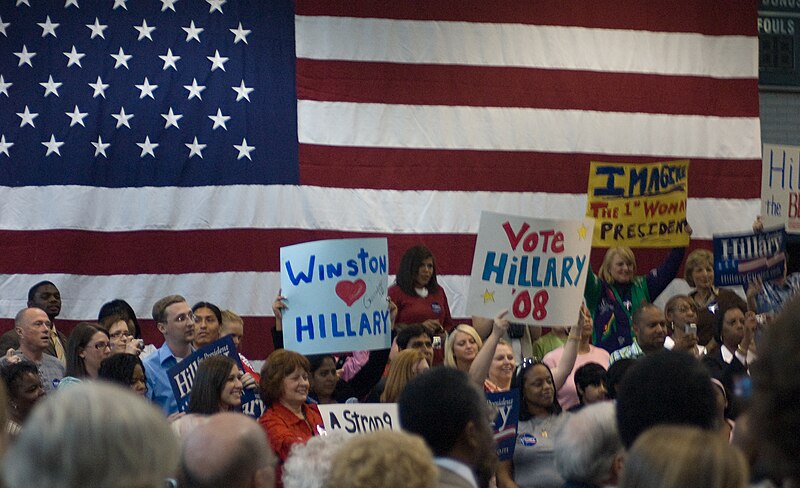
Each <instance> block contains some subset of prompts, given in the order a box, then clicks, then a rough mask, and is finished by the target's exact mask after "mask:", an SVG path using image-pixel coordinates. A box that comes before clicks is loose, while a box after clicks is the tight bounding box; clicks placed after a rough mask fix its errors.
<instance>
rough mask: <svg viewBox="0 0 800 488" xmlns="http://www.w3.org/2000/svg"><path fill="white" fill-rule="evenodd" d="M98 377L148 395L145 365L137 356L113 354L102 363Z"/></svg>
mask: <svg viewBox="0 0 800 488" xmlns="http://www.w3.org/2000/svg"><path fill="white" fill-rule="evenodd" d="M97 377H98V378H102V379H104V380H108V381H111V382H114V383H117V384H119V385H121V386H124V387H126V388H130V389H131V390H133V391H134V392H136V393H138V394H139V395H142V396H144V395H145V394H146V393H147V376H146V375H145V372H144V365H143V364H142V360H141V359H139V356H137V355H135V354H128V353H121V354H112V355H111V356H110V357H109V358H107V359H104V360H103V362H102V363H100V369H99V370H98V371H97Z"/></svg>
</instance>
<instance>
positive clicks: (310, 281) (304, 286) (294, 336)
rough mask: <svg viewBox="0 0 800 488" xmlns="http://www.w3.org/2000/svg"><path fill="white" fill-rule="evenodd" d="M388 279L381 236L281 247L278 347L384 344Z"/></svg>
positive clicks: (317, 349) (388, 327)
mask: <svg viewBox="0 0 800 488" xmlns="http://www.w3.org/2000/svg"><path fill="white" fill-rule="evenodd" d="M388 283H389V277H388V244H387V241H386V239H335V240H327V241H315V242H306V243H303V244H297V245H294V246H289V247H282V248H281V293H282V295H283V296H284V297H285V298H286V308H285V309H284V311H283V344H284V347H285V348H286V349H290V350H292V351H297V352H299V353H301V354H322V353H333V352H345V351H357V350H374V349H387V348H389V346H390V344H391V332H392V324H391V320H390V318H389V306H388V303H387V301H386V292H387V288H388Z"/></svg>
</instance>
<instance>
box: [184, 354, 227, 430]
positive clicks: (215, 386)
mask: <svg viewBox="0 0 800 488" xmlns="http://www.w3.org/2000/svg"><path fill="white" fill-rule="evenodd" d="M241 376H242V373H241V372H240V371H239V366H238V365H237V364H236V362H235V361H234V360H233V359H231V358H229V357H228V356H223V355H219V356H211V357H208V358H206V359H203V360H202V361H201V362H200V365H199V366H198V367H197V373H196V375H195V377H194V383H193V384H192V391H191V393H190V394H189V406H188V407H187V408H186V412H187V414H186V415H184V416H182V417H179V418H177V419H176V420H175V421H174V422H172V431H173V432H174V433H175V435H177V436H178V437H179V438H180V437H184V436H186V435H187V434H188V433H189V432H190V431H192V430H193V429H194V428H195V427H197V426H198V425H200V424H202V423H205V422H206V421H207V420H208V416H209V415H212V414H215V413H219V412H226V411H230V410H233V409H234V408H236V407H238V406H239V405H241V404H242V389H243V386H242V380H241Z"/></svg>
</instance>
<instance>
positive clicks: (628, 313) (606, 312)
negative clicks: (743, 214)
mask: <svg viewBox="0 0 800 488" xmlns="http://www.w3.org/2000/svg"><path fill="white" fill-rule="evenodd" d="M686 230H687V232H688V233H689V235H690V236H691V235H692V229H691V227H689V225H688V224H687V225H686ZM685 252H686V248H683V247H678V248H674V249H673V250H672V251H670V253H669V255H668V256H667V259H666V260H665V261H664V262H663V263H662V264H661V266H659V267H658V268H657V269H653V270H652V271H650V273H648V274H647V275H645V276H636V257H635V256H634V255H633V251H632V250H631V248H629V247H612V248H609V249H608V251H607V252H606V255H605V257H604V258H603V264H601V265H600V270H599V272H598V273H597V275H595V274H594V273H593V272H592V270H591V269H590V270H589V274H588V275H587V276H586V288H584V292H583V296H584V298H585V299H586V305H587V306H588V307H589V310H591V312H592V317H593V318H594V333H593V337H592V343H593V344H594V345H595V346H597V347H602V348H603V349H605V350H606V351H608V352H614V351H616V350H617V349H620V348H622V347H625V346H629V345H631V344H632V343H633V334H632V333H631V317H633V312H635V311H636V309H637V308H639V307H640V306H641V305H642V304H644V303H650V302H652V301H653V298H655V297H657V296H658V295H659V294H661V292H662V291H664V289H665V288H666V287H667V286H668V285H669V284H670V282H671V281H672V280H673V279H675V276H676V275H677V274H678V268H679V267H680V265H681V261H682V260H683V255H684V253H685ZM598 275H599V276H598Z"/></svg>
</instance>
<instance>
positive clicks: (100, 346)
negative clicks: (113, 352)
mask: <svg viewBox="0 0 800 488" xmlns="http://www.w3.org/2000/svg"><path fill="white" fill-rule="evenodd" d="M94 348H95V349H97V350H98V351H102V350H103V349H105V348H109V349H110V348H111V344H109V343H108V342H105V341H101V342H95V343H94Z"/></svg>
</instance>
